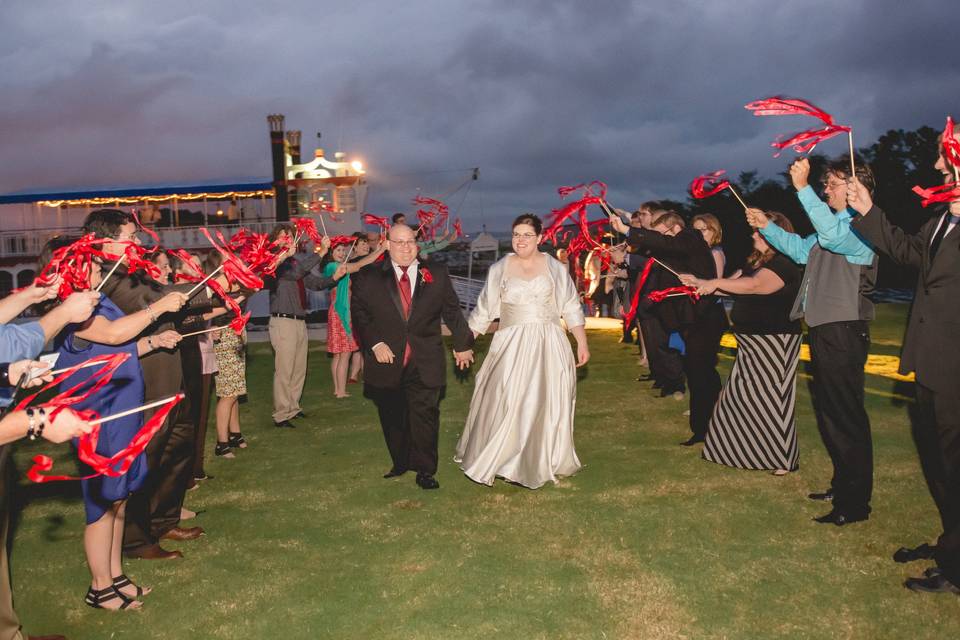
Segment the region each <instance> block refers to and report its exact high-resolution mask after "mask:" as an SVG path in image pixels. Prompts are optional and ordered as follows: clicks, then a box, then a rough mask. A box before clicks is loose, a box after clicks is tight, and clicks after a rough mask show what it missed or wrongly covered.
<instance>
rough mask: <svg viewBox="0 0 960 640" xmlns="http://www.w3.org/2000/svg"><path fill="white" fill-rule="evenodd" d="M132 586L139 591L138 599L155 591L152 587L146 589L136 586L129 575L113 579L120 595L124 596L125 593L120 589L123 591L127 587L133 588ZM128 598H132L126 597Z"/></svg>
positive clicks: (121, 575) (123, 574)
mask: <svg viewBox="0 0 960 640" xmlns="http://www.w3.org/2000/svg"><path fill="white" fill-rule="evenodd" d="M131 586H132V587H133V588H135V589H136V590H137V595H136V596H135V597H137V598H142V597H143V596H145V595H147V594H148V593H150V592H151V591H153V589H151V588H150V587H146V588H144V587H141V586H140V585H138V584H135V583H134V582H133V580H131V579H130V578H128V577H127V574H125V573H121V574H120V575H118V576H116V577H115V578H114V579H113V588H114V589H116V590H117V591H118V592H119V593H120V595H124V593H123V592H122V591H120V589H123V588H125V587H131ZM126 597H128V598H129V597H130V596H126Z"/></svg>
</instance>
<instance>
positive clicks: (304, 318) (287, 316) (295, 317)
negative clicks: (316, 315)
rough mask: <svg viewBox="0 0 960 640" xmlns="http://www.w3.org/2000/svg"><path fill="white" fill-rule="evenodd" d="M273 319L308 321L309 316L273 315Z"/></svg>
mask: <svg viewBox="0 0 960 640" xmlns="http://www.w3.org/2000/svg"><path fill="white" fill-rule="evenodd" d="M270 315H271V317H274V318H290V319H291V320H306V319H307V316H298V315H296V314H293V313H271V314H270Z"/></svg>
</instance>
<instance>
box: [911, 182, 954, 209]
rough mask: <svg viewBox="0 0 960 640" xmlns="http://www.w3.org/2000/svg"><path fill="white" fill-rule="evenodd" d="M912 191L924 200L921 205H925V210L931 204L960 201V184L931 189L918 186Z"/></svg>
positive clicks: (947, 184) (948, 184)
mask: <svg viewBox="0 0 960 640" xmlns="http://www.w3.org/2000/svg"><path fill="white" fill-rule="evenodd" d="M912 191H913V192H914V193H915V194H917V195H918V196H920V197H921V198H923V200H922V201H921V202H920V204H921V205H923V207H924V208H927V207H928V206H930V205H931V204H937V203H938V202H953V201H954V200H960V182H948V183H946V184H944V185H941V186H939V187H930V188H929V189H924V188H923V187H920V186H916V187H914V188H913V189H912Z"/></svg>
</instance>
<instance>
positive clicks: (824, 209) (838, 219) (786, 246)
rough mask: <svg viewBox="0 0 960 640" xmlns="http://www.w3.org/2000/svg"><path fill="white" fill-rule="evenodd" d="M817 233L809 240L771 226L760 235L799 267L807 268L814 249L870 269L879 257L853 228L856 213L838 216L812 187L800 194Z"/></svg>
mask: <svg viewBox="0 0 960 640" xmlns="http://www.w3.org/2000/svg"><path fill="white" fill-rule="evenodd" d="M797 196H798V197H799V198H800V204H801V205H803V210H804V211H805V212H806V213H807V217H808V218H809V219H810V223H811V224H813V228H814V230H815V231H816V233H814V234H812V235H809V236H807V237H806V238H804V237H802V236H800V235H798V234H796V233H790V232H789V231H784V230H783V229H781V228H780V227H778V226H777V225H775V224H768V225H767V226H766V227H764V228H763V229H761V230H760V234H761V235H762V236H763V237H764V239H765V240H766V241H767V242H769V243H770V245H771V246H772V247H773V248H774V249H776V250H777V251H779V252H780V253H782V254H783V255H785V256H787V257H788V258H790V259H791V260H793V261H794V262H796V263H797V264H806V263H807V256H809V255H810V249H812V248H813V245H814V244H816V243H818V242H819V243H820V246H821V247H822V248H823V249H826V250H827V251H831V252H833V253H836V254H839V255H842V256H844V257H845V258H846V259H847V262H850V263H851V264H860V265H869V264H872V263H873V260H874V258H875V256H876V254H875V253H874V251H873V248H872V247H871V246H870V244H869V243H868V242H867V241H866V240H864V239H863V238H862V237H860V235H858V234H857V232H856V231H854V230H853V228H852V227H851V226H850V222H851V221H852V220H853V216H854V212H852V211H851V210H850V209H849V208H848V209H844V210H843V211H839V212H837V213H836V214H834V213H833V212H832V211H831V210H830V207H829V205H827V203H826V202H824V201H823V200H821V199H820V198H819V197H818V196H817V194H816V192H815V191H814V190H813V188H812V187H810V186H809V185H808V186H806V187H804V188H803V189H801V190H800V191H798V192H797Z"/></svg>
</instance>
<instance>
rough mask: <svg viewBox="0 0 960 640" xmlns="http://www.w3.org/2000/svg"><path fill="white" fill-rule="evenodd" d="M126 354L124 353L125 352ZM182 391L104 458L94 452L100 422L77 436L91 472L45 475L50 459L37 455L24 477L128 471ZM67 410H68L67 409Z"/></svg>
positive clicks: (90, 414)
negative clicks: (124, 445)
mask: <svg viewBox="0 0 960 640" xmlns="http://www.w3.org/2000/svg"><path fill="white" fill-rule="evenodd" d="M124 355H126V354H124ZM183 397H184V396H183V394H182V393H179V394H177V395H176V396H174V397H173V398H171V399H170V401H169V402H167V403H166V404H164V405H163V406H161V407H160V408H159V409H157V411H156V413H154V414H153V415H152V416H150V419H149V420H147V421H146V422H145V423H144V424H143V426H142V427H140V429H139V430H138V431H137V433H136V434H134V436H133V438H132V439H131V440H130V444H129V445H127V446H126V447H124V448H123V449H121V450H120V451H118V452H117V453H115V454H114V455H112V456H109V457H106V456H102V455H100V454H99V453H97V443H98V441H99V439H100V428H101V426H102V425H100V424H95V425H93V428H92V429H91V431H90V433H87V434H83V435H82V436H80V438H79V443H78V445H77V456H78V457H79V458H80V460H81V461H83V462H84V463H85V464H87V465H88V466H89V467H90V468H92V469H93V470H94V473H92V474H90V475H88V476H83V477H82V478H78V477H73V476H55V475H45V474H46V472H48V471H50V470H51V469H53V460H52V459H51V458H50V457H49V456H46V455H37V456H34V457H33V466H32V467H30V469H29V470H28V471H27V478H29V479H30V481H31V482H37V483H42V482H54V481H61V480H88V479H90V478H95V477H97V476H101V475H102V476H111V477H114V478H116V477H119V476H122V475H123V474H125V473H127V472H128V471H129V470H130V466H131V465H132V464H133V461H134V460H136V459H137V456H139V455H140V454H141V453H143V451H144V449H146V447H147V444H149V443H150V440H151V439H152V438H153V436H154V435H156V433H157V432H158V431H159V430H160V428H161V427H162V426H163V422H164V420H166V419H167V415H169V413H170V411H172V410H173V408H174V407H175V406H176V405H177V403H179V402H180V401H181V400H183ZM67 410H68V411H69V410H71V409H67ZM77 414H78V415H79V416H80V417H81V418H82V419H83V420H88V421H90V420H96V419H98V418H99V417H100V416H99V415H97V413H96V412H95V411H91V410H85V411H79V412H77Z"/></svg>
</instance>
